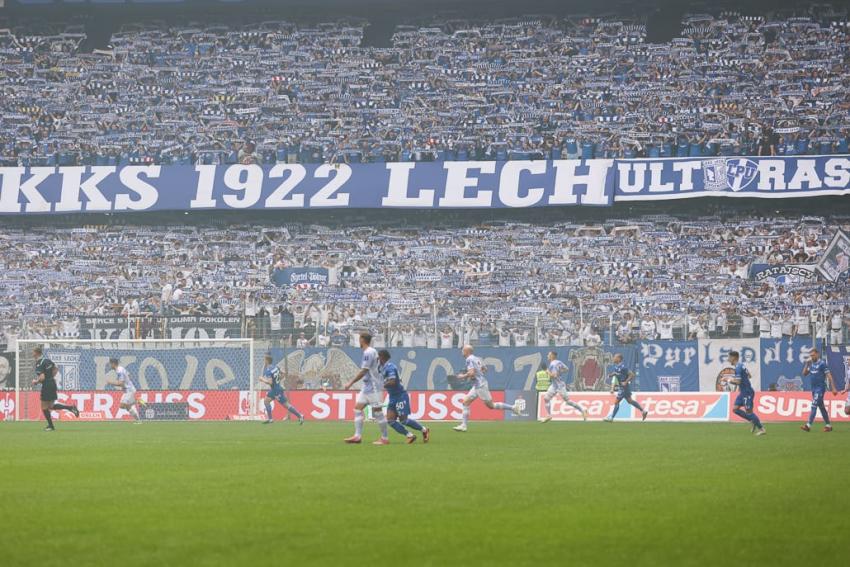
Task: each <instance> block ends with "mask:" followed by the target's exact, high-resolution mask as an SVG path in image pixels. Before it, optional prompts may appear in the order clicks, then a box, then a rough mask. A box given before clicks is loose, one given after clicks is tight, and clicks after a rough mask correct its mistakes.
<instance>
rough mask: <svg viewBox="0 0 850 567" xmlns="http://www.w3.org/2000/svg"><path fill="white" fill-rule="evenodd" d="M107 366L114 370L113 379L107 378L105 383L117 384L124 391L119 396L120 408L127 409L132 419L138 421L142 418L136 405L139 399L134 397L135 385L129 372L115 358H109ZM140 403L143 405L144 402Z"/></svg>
mask: <svg viewBox="0 0 850 567" xmlns="http://www.w3.org/2000/svg"><path fill="white" fill-rule="evenodd" d="M109 366H110V367H111V368H112V370H114V371H115V380H107V381H106V383H107V384H109V385H110V386H117V387H118V388H121V389H122V390H123V391H124V394H123V395H122V396H121V402H120V404H121V409H124V410H127V411H128V412H130V415H132V416H133V419H135V420H136V421H139V420H140V419H142V418H141V416H140V415H139V411H138V409H137V408H136V406H137V405H138V404H139V403H140V402H141V400H137V399H136V386H135V385H134V384H133V381H132V380H130V374H129V373H128V372H127V369H126V368H124V367H123V366H120V365H119V364H118V359H117V358H110V359H109ZM141 403H142V405H144V402H141Z"/></svg>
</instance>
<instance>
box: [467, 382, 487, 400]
mask: <svg viewBox="0 0 850 567" xmlns="http://www.w3.org/2000/svg"><path fill="white" fill-rule="evenodd" d="M466 397H467V398H470V399H472V400H474V399H476V398H481V400H482V401H484V402H492V401H493V396H491V395H490V386H488V385H487V384H484V385H483V386H473V387H472V389H471V390H469V392H468V393H467V394H466Z"/></svg>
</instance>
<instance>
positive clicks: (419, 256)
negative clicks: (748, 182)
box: [0, 211, 850, 348]
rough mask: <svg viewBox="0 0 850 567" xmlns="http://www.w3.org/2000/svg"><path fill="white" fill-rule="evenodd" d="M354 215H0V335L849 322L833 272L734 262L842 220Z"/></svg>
mask: <svg viewBox="0 0 850 567" xmlns="http://www.w3.org/2000/svg"><path fill="white" fill-rule="evenodd" d="M443 214H444V215H445V213H443ZM376 218H377V217H376ZM361 223H362V224H350V223H349V224H339V221H335V222H334V223H333V224H331V223H329V222H326V223H320V222H317V223H306V222H304V223H285V224H281V223H267V224H261V223H259V222H257V221H255V222H250V221H246V222H244V224H239V223H228V224H225V225H212V224H191V223H184V224H182V225H179V224H175V223H168V224H163V225H138V224H124V223H122V222H118V223H113V224H110V225H104V226H78V227H76V228H61V227H58V228H57V227H56V226H55V225H54V224H51V225H49V226H38V225H36V226H23V227H21V228H15V227H3V228H0V271H2V272H3V274H4V277H3V282H2V288H3V293H2V294H0V322H3V321H5V322H6V323H5V326H4V328H3V333H4V334H5V335H6V338H7V339H8V338H9V337H14V336H17V335H19V334H20V333H21V332H26V334H27V336H28V337H30V338H39V337H45V338H49V337H74V336H77V335H78V333H79V328H78V317H77V316H78V315H83V314H88V315H125V316H127V315H129V316H131V317H134V318H138V317H144V316H146V315H157V316H162V315H177V314H196V315H209V314H223V315H237V316H245V318H246V320H248V321H251V323H250V325H248V326H247V327H246V330H245V332H246V333H247V334H249V335H251V336H254V337H259V338H270V339H273V340H274V341H281V342H283V343H286V344H295V343H297V341H298V339H299V338H301V339H303V342H304V344H313V345H316V344H325V345H327V344H350V343H351V342H352V341H354V342H355V343H356V335H357V332H359V330H361V329H363V328H369V329H371V330H372V331H373V332H374V333H376V335H379V338H378V340H379V344H382V343H386V344H392V345H399V346H423V347H427V346H430V347H434V348H436V347H437V346H457V345H458V344H459V343H463V342H464V341H467V342H472V343H475V344H481V345H493V346H498V345H501V346H522V345H525V344H528V345H532V344H541V345H546V344H553V345H571V344H592V343H593V342H595V341H605V342H615V343H616V342H631V341H634V340H636V339H639V338H644V339H647V338H661V339H664V338H685V337H692V338H705V337H709V336H711V337H714V336H757V335H761V336H763V337H772V336H776V337H782V336H789V335H792V334H800V335H808V336H814V337H816V338H820V339H824V340H830V341H832V342H835V343H839V342H841V341H842V340H846V339H845V338H844V337H845V336H846V333H847V330H848V329H850V293H848V288H847V282H843V283H841V282H838V283H828V282H824V281H818V280H816V279H814V278H813V279H811V280H807V279H806V278H801V277H785V278H780V279H778V280H777V279H765V280H761V281H758V280H756V279H753V278H751V277H750V276H751V272H752V269H753V268H754V266H759V265H765V266H794V265H797V266H809V267H810V268H811V267H812V266H813V265H814V264H815V263H816V262H817V260H818V259H819V257H820V255H821V254H822V252H823V251H824V249H825V248H826V246H827V243H828V242H829V240H830V239H831V237H832V235H833V233H834V232H835V231H836V229H837V228H843V229H844V230H845V231H848V229H850V218H847V217H834V218H833V217H814V216H805V217H803V216H797V217H789V216H775V215H773V216H761V217H758V216H753V215H750V214H745V213H744V212H740V211H739V212H735V213H732V214H729V213H728V212H726V213H724V214H723V216H722V217H721V216H720V215H719V214H718V215H715V216H693V215H690V216H672V215H669V214H654V215H643V216H630V217H628V218H623V219H621V220H616V219H609V220H606V221H604V222H602V221H600V222H586V223H582V222H554V223H549V222H519V221H500V222H492V223H488V224H479V225H475V226H474V227H470V226H469V225H468V223H466V224H463V223H456V224H451V223H443V226H441V225H440V223H434V224H430V225H429V227H430V228H429V230H427V231H422V230H420V226H419V225H417V224H416V222H415V221H414V220H412V219H410V218H405V217H401V216H397V215H396V216H394V217H392V222H387V221H386V220H384V221H376V220H374V219H373V220H366V221H361ZM290 266H314V267H319V268H326V269H327V270H328V273H329V280H328V282H329V283H328V285H325V286H311V285H299V286H282V287H278V286H277V285H275V284H274V283H273V281H272V278H271V277H270V276H271V275H272V274H273V273H274V271H275V270H279V269H283V268H286V267H290ZM813 313H815V314H818V315H819V316H818V317H817V320H816V321H815V322H812V320H811V316H812V314H813ZM22 323H24V324H25V325H26V329H25V331H22V329H21V324H22ZM435 323H436V329H435ZM388 329H389V330H390V333H391V336H389V337H387V336H386V332H387V330H388ZM148 332H149V333H150V334H151V336H156V333H157V331H155V329H154V327H148ZM302 332H303V333H305V336H303V337H301V333H302ZM443 334H445V335H447V338H442V337H441V335H443ZM449 337H450V338H449ZM440 340H442V341H443V343H444V344H440ZM3 342H4V340H3V338H0V344H2V343H3Z"/></svg>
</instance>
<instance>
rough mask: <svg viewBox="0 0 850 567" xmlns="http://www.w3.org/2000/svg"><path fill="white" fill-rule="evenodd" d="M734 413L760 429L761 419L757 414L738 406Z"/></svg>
mask: <svg viewBox="0 0 850 567" xmlns="http://www.w3.org/2000/svg"><path fill="white" fill-rule="evenodd" d="M734 413H735V415H738V416H741V417H742V418H744V419H746V420H747V421H749V422H750V423H752V424H753V425H755V426H756V427H758V428H759V429H761V427H762V425H761V420H760V419H759V416H757V415H756V414H755V413H747V412H745V411H744V410H742V409H740V408H739V409H736V410H735V411H734Z"/></svg>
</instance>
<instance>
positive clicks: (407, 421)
mask: <svg viewBox="0 0 850 567" xmlns="http://www.w3.org/2000/svg"><path fill="white" fill-rule="evenodd" d="M402 423H404V425H406V426H408V427H409V428H411V429H415V430H416V431H422V430H423V429H425V428H424V427H422V425H420V424H419V422H418V421H416V420H415V419H410V418H409V417H408V418H407V419H405V420H404V421H403V422H402Z"/></svg>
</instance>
